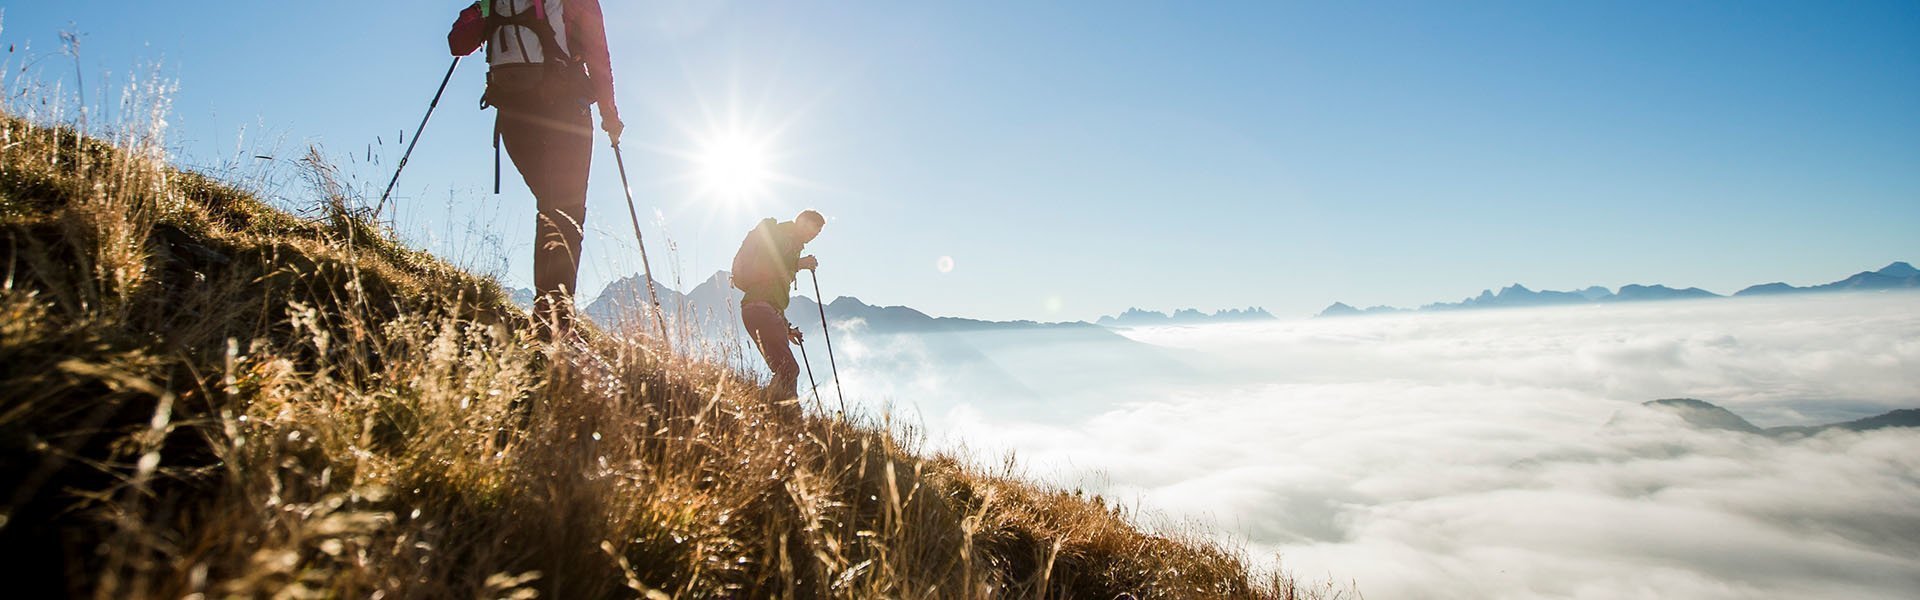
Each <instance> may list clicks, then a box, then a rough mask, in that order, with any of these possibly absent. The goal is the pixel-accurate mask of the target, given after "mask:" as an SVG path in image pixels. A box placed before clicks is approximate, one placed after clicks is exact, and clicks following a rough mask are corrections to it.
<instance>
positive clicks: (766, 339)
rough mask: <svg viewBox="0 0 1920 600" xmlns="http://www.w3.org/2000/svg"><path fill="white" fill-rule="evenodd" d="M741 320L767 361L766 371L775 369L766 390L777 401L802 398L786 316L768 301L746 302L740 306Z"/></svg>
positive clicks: (796, 362) (789, 326)
mask: <svg viewBox="0 0 1920 600" xmlns="http://www.w3.org/2000/svg"><path fill="white" fill-rule="evenodd" d="M740 321H741V322H743V323H745V324H746V326H747V335H750V336H752V337H753V343H754V345H755V346H759V347H760V357H761V358H765V359H767V368H768V369H772V370H773V383H770V384H767V391H768V392H769V393H770V394H772V395H773V396H775V397H776V399H777V400H785V399H789V398H797V397H799V392H798V391H797V390H796V387H797V386H798V385H799V383H800V363H799V362H798V361H795V360H793V349H791V348H788V347H787V330H788V329H789V328H791V327H792V326H791V325H789V324H787V317H786V315H782V314H780V311H779V310H776V309H774V308H773V305H771V304H767V303H766V302H744V303H741V304H740Z"/></svg>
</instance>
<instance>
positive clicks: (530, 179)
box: [500, 106, 593, 334]
mask: <svg viewBox="0 0 1920 600" xmlns="http://www.w3.org/2000/svg"><path fill="white" fill-rule="evenodd" d="M500 137H501V142H502V144H503V145H504V146H506V150H507V154H508V155H509V156H511V157H512V158H513V164H514V166H515V167H517V168H518V169H519V170H520V175H521V177H523V178H525V179H526V182H527V188H528V189H529V190H531V191H532V192H533V196H534V200H535V202H536V204H537V206H538V214H536V215H535V218H534V250H533V285H534V292H535V294H537V297H536V299H535V302H534V309H535V310H534V312H535V317H536V318H537V319H539V320H540V321H541V323H542V325H543V327H542V328H543V329H549V330H551V331H553V332H557V333H561V334H564V333H565V332H567V331H568V330H569V329H570V328H571V325H572V319H573V298H574V296H576V295H577V294H578V290H577V289H576V288H575V285H576V283H577V279H578V276H579V272H580V252H581V249H582V245H581V240H582V238H584V237H585V236H584V227H585V224H586V216H587V214H586V204H587V174H588V172H589V170H590V169H591V165H592V160H593V128H592V121H591V119H590V117H589V116H588V114H587V113H586V112H585V111H584V110H578V109H574V108H568V107H558V106H556V107H553V108H547V109H539V110H527V111H508V110H502V111H501V125H500Z"/></svg>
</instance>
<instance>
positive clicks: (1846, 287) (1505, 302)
mask: <svg viewBox="0 0 1920 600" xmlns="http://www.w3.org/2000/svg"><path fill="white" fill-rule="evenodd" d="M1901 289H1920V269H1915V268H1914V267H1913V265H1910V264H1907V263H1905V262H1895V263H1893V264H1890V265H1887V266H1886V267H1884V268H1881V269H1880V270H1878V271H1862V272H1860V273H1856V274H1854V275H1853V276H1851V277H1848V278H1846V279H1842V280H1840V281H1835V282H1832V283H1828V284H1823V285H1816V286H1809V287H1794V286H1792V285H1788V284H1786V283H1781V282H1774V283H1763V284H1759V285H1754V286H1748V287H1747V288H1746V289H1742V290H1740V291H1739V292H1735V293H1734V294H1733V295H1734V296H1761V295H1770V294H1802V293H1821V292H1854V291H1884V290H1901ZM1722 297H1724V296H1721V295H1719V294H1715V293H1713V292H1710V291H1707V290H1703V289H1700V288H1697V287H1689V288H1679V289H1676V288H1671V287H1667V286H1664V285H1640V284H1630V285H1626V286H1622V287H1621V288H1620V291H1618V292H1615V291H1612V290H1609V289H1607V288H1605V287H1601V286H1592V287H1588V288H1586V289H1583V290H1578V291H1564V292H1562V291H1553V290H1541V291H1534V290H1530V289H1527V287H1526V286H1524V285H1520V284H1518V283H1515V284H1513V285H1510V286H1507V287H1504V288H1500V291H1498V292H1495V291H1493V290H1482V291H1481V292H1480V295H1478V296H1474V297H1471V298H1464V299H1461V300H1460V301H1459V302H1436V303H1433V304H1427V305H1424V306H1421V307H1420V308H1419V309H1418V310H1422V311H1447V310H1473V309H1489V308H1519V307H1529V306H1553V305H1565V304H1591V303H1598V302H1650V301H1663V300H1689V299H1702V298H1722ZM1404 310H1406V309H1401V308H1395V307H1391V306H1375V307H1372V308H1367V309H1357V308H1354V307H1353V306H1352V305H1350V304H1347V303H1345V302H1335V303H1333V304H1332V305H1329V306H1327V307H1326V308H1325V309H1322V310H1321V311H1320V314H1319V315H1317V316H1320V317H1351V316H1358V315H1367V314H1379V313H1389V312H1401V311H1404Z"/></svg>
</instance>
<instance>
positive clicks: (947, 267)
mask: <svg viewBox="0 0 1920 600" xmlns="http://www.w3.org/2000/svg"><path fill="white" fill-rule="evenodd" d="M933 268H935V269H938V270H939V271H940V272H941V273H952V272H953V257H951V256H942V257H940V260H936V261H933Z"/></svg>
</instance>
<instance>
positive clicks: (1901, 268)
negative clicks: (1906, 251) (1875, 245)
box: [1874, 261, 1920, 278]
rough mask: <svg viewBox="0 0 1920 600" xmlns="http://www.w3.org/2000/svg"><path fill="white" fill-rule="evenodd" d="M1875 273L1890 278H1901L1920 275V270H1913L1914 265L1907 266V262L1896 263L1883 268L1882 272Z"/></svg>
mask: <svg viewBox="0 0 1920 600" xmlns="http://www.w3.org/2000/svg"><path fill="white" fill-rule="evenodd" d="M1874 272H1875V273H1879V274H1881V275H1885V276H1888V277H1901V278H1906V277H1913V276H1915V275H1920V269H1915V268H1913V265H1910V264H1907V263H1906V261H1894V263H1893V264H1890V265H1887V266H1885V267H1881V268H1880V270H1878V271H1874Z"/></svg>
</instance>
